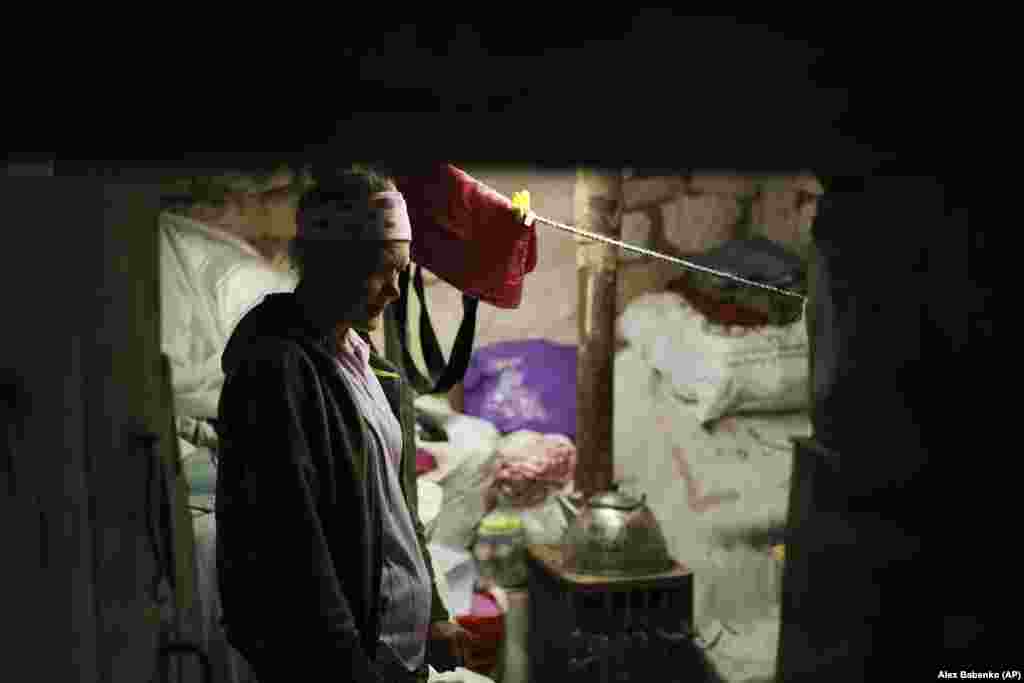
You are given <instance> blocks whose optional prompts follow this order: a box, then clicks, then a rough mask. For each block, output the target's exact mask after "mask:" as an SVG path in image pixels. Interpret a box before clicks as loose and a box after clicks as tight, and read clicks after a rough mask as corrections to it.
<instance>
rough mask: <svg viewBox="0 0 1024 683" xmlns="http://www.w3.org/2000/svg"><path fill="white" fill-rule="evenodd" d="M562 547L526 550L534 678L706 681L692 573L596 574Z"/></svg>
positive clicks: (561, 682) (590, 682)
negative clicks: (576, 567)
mask: <svg viewBox="0 0 1024 683" xmlns="http://www.w3.org/2000/svg"><path fill="white" fill-rule="evenodd" d="M562 550H563V549H562V546H559V545H531V546H529V547H528V549H527V566H528V570H529V574H528V590H529V599H530V610H529V624H528V632H527V645H528V653H529V655H528V656H529V661H530V680H531V681H534V682H535V683H547V682H548V681H553V682H558V683H571V682H573V681H587V683H620V682H621V683H627V682H636V683H640V682H644V683H650V682H652V681H654V682H658V683H674V682H676V681H680V682H682V681H687V682H692V681H704V680H707V678H706V676H705V675H704V674H703V673H701V672H703V671H704V669H705V667H704V661H705V660H704V656H703V654H704V653H703V651H702V650H700V649H699V648H698V647H697V645H696V641H695V638H694V637H693V574H692V572H691V571H690V570H689V569H688V568H686V567H684V566H683V565H681V564H679V563H675V567H674V568H673V569H671V570H670V571H667V572H663V573H660V574H649V575H637V576H596V575H587V574H576V573H572V572H569V571H567V570H566V569H565V564H564V560H563V552H562Z"/></svg>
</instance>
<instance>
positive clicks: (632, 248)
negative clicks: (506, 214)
mask: <svg viewBox="0 0 1024 683" xmlns="http://www.w3.org/2000/svg"><path fill="white" fill-rule="evenodd" d="M532 222H537V223H543V224H544V225H548V226H551V227H553V228H557V229H559V230H564V231H566V232H571V233H572V234H574V235H579V236H580V237H586V238H587V239H591V240H596V241H598V242H604V243H605V244H611V245H613V246H616V247H619V248H620V249H626V250H627V251H632V252H636V253H638V254H643V255H645V256H650V257H652V258H656V259H660V260H662V261H668V262H669V263H674V264H676V265H677V266H682V267H683V268H686V269H689V270H696V271H700V272H702V273H708V274H710V275H715V276H717V277H720V278H723V279H726V280H732V281H733V282H739V283H741V284H744V285H748V286H750V287H758V288H760V289H766V290H768V291H770V292H775V293H776V294H782V295H784V296H792V297H796V298H798V299H806V298H807V297H806V296H805V295H803V294H800V293H799V292H794V291H792V290H789V289H781V288H779V287H773V286H772V285H768V284H765V283H763V282H754V281H753V280H748V279H746V278H743V277H740V276H739V275H735V274H733V273H727V272H725V271H721V270H715V269H714V268H708V267H707V266H702V265H699V264H696V263H691V262H690V261H687V260H685V259H681V258H677V257H675V256H669V255H668V254H662V253H661V252H657V251H654V250H652V249H645V248H643V247H637V246H634V245H632V244H627V243H626V242H621V241H619V240H616V239H612V238H611V237H606V236H604V235H598V234H596V233H593V232H590V231H588V230H583V229H581V228H574V227H572V226H571V225H566V224H565V223H559V222H558V221H553V220H551V219H550V218H544V217H543V216H538V215H537V214H535V213H532V212H531V213H530V215H529V217H528V218H527V221H526V224H527V225H530V224H531V223H532Z"/></svg>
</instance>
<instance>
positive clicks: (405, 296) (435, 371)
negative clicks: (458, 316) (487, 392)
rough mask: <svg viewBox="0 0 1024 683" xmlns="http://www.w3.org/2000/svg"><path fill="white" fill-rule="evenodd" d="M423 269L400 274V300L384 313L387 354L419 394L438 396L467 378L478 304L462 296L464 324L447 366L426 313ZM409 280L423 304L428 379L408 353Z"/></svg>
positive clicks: (422, 342) (422, 335)
mask: <svg viewBox="0 0 1024 683" xmlns="http://www.w3.org/2000/svg"><path fill="white" fill-rule="evenodd" d="M422 270H423V269H422V268H421V267H420V266H418V265H417V266H415V271H413V270H412V266H410V268H408V269H406V270H404V271H402V273H401V274H400V275H399V279H398V285H399V291H400V294H399V297H398V300H397V301H396V302H395V303H394V304H392V305H391V306H388V309H387V311H386V312H385V335H386V340H387V355H388V358H390V359H391V360H392V362H394V363H395V364H396V365H399V366H400V367H401V368H402V370H403V371H404V374H405V376H406V379H407V380H408V381H409V383H410V384H411V385H412V387H413V389H415V390H416V391H417V392H418V393H420V394H439V393H445V392H447V391H449V390H450V389H451V388H452V387H454V386H455V385H456V384H458V383H459V382H461V381H462V379H463V377H465V376H466V369H467V368H468V367H469V361H470V357H471V356H472V355H473V337H474V335H475V334H476V311H477V306H478V305H479V302H478V301H477V300H476V299H474V298H473V297H471V296H469V295H468V294H463V295H462V311H463V313H462V322H461V323H460V324H459V331H458V332H457V333H456V335H455V343H454V344H453V345H452V355H451V358H450V359H449V360H448V362H447V363H446V362H445V360H444V353H443V352H442V351H441V345H440V344H439V343H438V341H437V334H436V333H435V332H434V325H433V324H432V323H431V320H430V313H429V311H428V310H427V297H426V293H425V291H424V287H423V272H422ZM410 273H411V277H410ZM410 281H411V283H412V286H413V291H414V292H415V293H416V296H417V297H418V298H419V302H420V348H421V350H422V351H423V360H424V361H425V362H426V364H427V374H428V375H429V376H428V377H424V376H423V375H422V374H421V373H420V371H419V368H417V367H416V363H415V361H414V360H413V358H412V354H411V353H410V351H409V337H408V331H409V324H408V322H409V321H408V319H407V316H408V310H409V284H410ZM399 359H400V360H399Z"/></svg>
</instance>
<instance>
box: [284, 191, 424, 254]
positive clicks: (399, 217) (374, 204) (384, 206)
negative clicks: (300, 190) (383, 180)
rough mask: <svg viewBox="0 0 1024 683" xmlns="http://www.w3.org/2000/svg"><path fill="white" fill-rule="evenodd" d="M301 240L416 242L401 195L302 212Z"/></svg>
mask: <svg viewBox="0 0 1024 683" xmlns="http://www.w3.org/2000/svg"><path fill="white" fill-rule="evenodd" d="M298 225H299V231H298V237H299V239H303V240H325V241H341V242H346V241H348V242H365V241H379V240H406V241H412V224H411V223H410V222H409V212H408V210H407V209H406V206H405V198H404V197H402V193H400V192H394V191H391V192H377V193H375V194H372V195H370V196H369V198H368V199H367V200H366V201H339V200H332V199H328V200H327V201H326V202H325V203H323V204H321V205H320V206H317V207H313V208H307V209H300V210H299V215H298Z"/></svg>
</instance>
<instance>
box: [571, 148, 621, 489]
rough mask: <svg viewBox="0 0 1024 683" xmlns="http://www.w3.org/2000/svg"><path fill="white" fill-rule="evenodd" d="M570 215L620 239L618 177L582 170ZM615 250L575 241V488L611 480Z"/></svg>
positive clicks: (579, 223)
mask: <svg viewBox="0 0 1024 683" xmlns="http://www.w3.org/2000/svg"><path fill="white" fill-rule="evenodd" d="M574 195H575V201H574V207H573V209H574V214H575V216H574V217H575V222H576V225H577V226H578V227H580V228H582V229H584V230H589V231H590V232H594V233H597V234H599V235H606V236H608V237H613V238H616V239H618V238H619V237H620V236H621V234H622V208H623V203H622V173H621V172H619V171H607V170H596V169H589V168H581V169H579V170H578V171H577V173H576V189H575V193H574ZM616 257H617V254H616V248H615V247H613V246H610V245H606V244H604V243H602V242H596V241H594V240H587V239H585V238H579V245H578V247H577V259H576V264H577V266H576V267H577V274H578V278H579V332H580V342H579V351H578V354H579V355H578V362H577V367H576V447H577V465H576V481H575V483H576V489H577V490H578V491H582V492H583V493H584V495H587V496H589V495H591V494H593V493H597V492H600V491H607V490H608V489H609V488H610V487H611V484H612V479H613V468H612V465H613V459H612V435H613V431H612V420H613V416H614V404H613V400H614V395H615V394H614V389H613V384H612V382H613V380H614V374H615V373H614V367H613V365H614V357H615V302H616V295H617V286H616V285H617V277H616Z"/></svg>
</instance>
